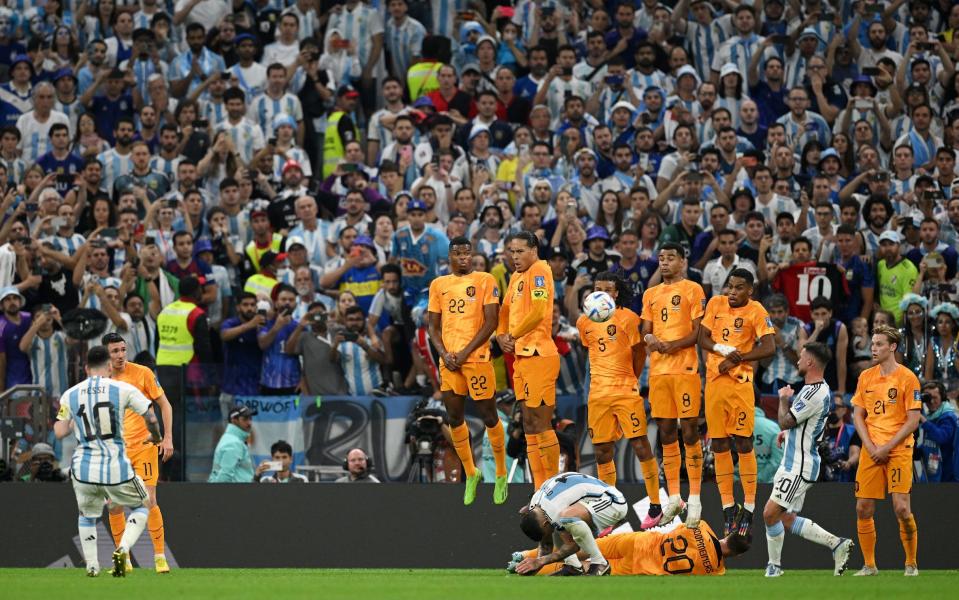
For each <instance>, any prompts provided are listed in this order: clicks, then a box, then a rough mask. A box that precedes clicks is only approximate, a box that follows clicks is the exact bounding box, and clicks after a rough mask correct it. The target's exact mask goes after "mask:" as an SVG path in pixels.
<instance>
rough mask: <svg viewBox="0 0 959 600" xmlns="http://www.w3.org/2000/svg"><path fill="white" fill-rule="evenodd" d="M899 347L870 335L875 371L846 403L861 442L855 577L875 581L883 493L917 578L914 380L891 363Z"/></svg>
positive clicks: (883, 331) (886, 335) (883, 330)
mask: <svg viewBox="0 0 959 600" xmlns="http://www.w3.org/2000/svg"><path fill="white" fill-rule="evenodd" d="M901 346H902V337H901V336H900V335H899V331H897V330H896V329H893V328H892V327H888V326H880V327H877V328H876V329H875V331H874V332H873V334H872V358H873V360H874V361H876V363H877V364H876V366H874V367H872V368H869V369H866V370H865V371H863V372H862V374H861V375H859V383H858V384H857V385H856V394H855V395H854V396H853V397H852V404H853V410H854V413H853V422H854V423H855V424H856V432H857V433H859V437H860V438H861V439H862V450H863V452H862V454H861V455H860V457H859V470H858V471H857V472H856V517H857V521H856V530H857V531H858V533H859V546H860V547H861V548H862V557H863V561H864V562H865V565H864V566H863V568H862V570H860V571H859V572H857V573H856V575H877V574H878V573H879V569H877V568H876V524H875V523H874V522H873V520H872V516H873V514H874V513H875V511H876V500H883V499H884V498H885V497H886V491H887V490H888V492H889V493H890V494H892V507H893V510H895V512H896V518H897V519H899V539H900V540H901V541H902V549H903V550H904V551H905V552H906V569H905V572H904V573H903V574H904V575H908V576H915V575H919V567H918V564H917V562H916V546H917V545H918V543H919V532H918V529H917V528H916V519H915V517H913V514H912V508H911V506H910V500H909V492H910V490H911V489H912V450H913V444H914V441H913V437H912V434H913V432H914V431H915V430H916V428H917V427H918V426H919V411H920V408H921V407H922V402H921V401H920V389H919V380H918V379H917V378H916V376H915V374H913V372H912V371H910V370H909V369H908V368H906V367H904V366H903V365H901V364H899V363H897V362H896V351H897V350H899V348H900V347H901Z"/></svg>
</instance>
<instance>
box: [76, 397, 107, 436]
mask: <svg viewBox="0 0 959 600" xmlns="http://www.w3.org/2000/svg"><path fill="white" fill-rule="evenodd" d="M77 417H78V418H79V419H81V420H82V421H83V438H84V439H85V440H86V441H88V442H90V441H93V440H112V439H113V436H114V435H115V433H116V427H115V424H116V422H117V414H116V411H114V409H113V405H112V404H110V403H109V402H97V403H96V404H94V405H93V414H92V415H87V406H86V405H85V404H84V405H83V406H81V407H80V410H78V411H77ZM91 419H92V423H91Z"/></svg>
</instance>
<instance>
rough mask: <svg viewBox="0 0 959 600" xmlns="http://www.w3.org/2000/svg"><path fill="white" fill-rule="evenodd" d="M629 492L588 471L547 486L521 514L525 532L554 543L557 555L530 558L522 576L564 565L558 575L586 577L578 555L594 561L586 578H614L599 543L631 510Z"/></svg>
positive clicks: (522, 567) (523, 565)
mask: <svg viewBox="0 0 959 600" xmlns="http://www.w3.org/2000/svg"><path fill="white" fill-rule="evenodd" d="M628 507H629V506H628V505H627V504H626V498H625V497H624V496H623V493H622V492H620V491H619V490H617V489H616V488H614V487H613V486H611V485H609V484H608V483H605V482H603V481H600V480H599V479H596V478H595V477H590V476H589V475H583V474H582V473H560V474H559V475H556V476H555V477H551V478H549V479H547V480H546V481H544V482H543V485H542V486H541V487H540V488H539V490H537V491H536V493H535V494H533V497H532V499H530V501H529V506H527V507H525V508H524V509H523V510H522V511H521V513H522V515H523V520H522V522H521V523H520V528H521V529H522V530H523V533H525V534H526V535H527V536H528V537H529V538H530V539H531V540H533V541H536V542H541V541H543V540H552V545H553V548H554V549H553V551H552V552H550V553H549V554H545V555H543V556H539V557H529V558H526V559H524V560H523V561H522V562H521V563H520V564H519V565H517V567H516V572H517V573H519V574H520V575H532V574H534V573H535V572H536V571H538V570H539V569H541V568H542V567H543V566H545V565H548V564H552V563H559V562H563V563H564V565H563V567H562V569H560V570H558V571H557V572H556V574H557V575H582V574H583V573H584V571H583V565H582V563H581V562H580V560H579V558H577V556H576V553H577V552H578V551H579V550H580V549H582V550H583V551H584V552H585V553H586V555H587V556H588V557H589V560H590V566H589V570H588V571H585V574H586V575H609V564H608V563H607V561H606V559H605V558H604V557H603V553H602V552H600V550H599V547H598V546H597V545H596V538H595V535H596V534H597V532H599V531H601V530H603V529H605V528H607V527H612V526H615V525H616V524H618V523H619V522H620V521H622V520H623V518H624V517H626V511H627V510H628Z"/></svg>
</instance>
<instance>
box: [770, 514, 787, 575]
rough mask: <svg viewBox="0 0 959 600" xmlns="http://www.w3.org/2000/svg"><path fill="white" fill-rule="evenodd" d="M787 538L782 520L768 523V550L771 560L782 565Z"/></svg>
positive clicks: (772, 562) (777, 564)
mask: <svg viewBox="0 0 959 600" xmlns="http://www.w3.org/2000/svg"><path fill="white" fill-rule="evenodd" d="M785 539H786V530H785V528H784V527H783V524H782V522H777V523H776V524H775V525H766V550H767V551H768V552H769V562H770V563H771V564H774V565H776V566H777V567H778V566H781V565H782V557H783V541H785Z"/></svg>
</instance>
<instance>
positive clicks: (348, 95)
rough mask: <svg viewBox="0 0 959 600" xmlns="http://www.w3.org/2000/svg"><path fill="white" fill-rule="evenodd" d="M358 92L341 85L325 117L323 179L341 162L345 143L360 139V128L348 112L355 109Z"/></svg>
mask: <svg viewBox="0 0 959 600" xmlns="http://www.w3.org/2000/svg"><path fill="white" fill-rule="evenodd" d="M359 98H360V93H359V92H357V91H356V90H355V89H353V87H352V86H349V85H343V86H340V89H338V90H336V105H334V106H333V112H331V113H330V116H329V117H327V118H326V131H325V132H324V133H323V179H326V178H327V177H329V176H330V175H332V174H333V171H335V170H336V165H338V164H340V163H341V162H343V156H344V155H345V154H346V152H345V149H346V145H347V144H348V143H350V142H352V141H354V140H359V139H360V130H359V129H357V128H356V124H355V123H353V119H352V118H351V117H350V114H352V112H353V111H354V110H356V101H357V100H359Z"/></svg>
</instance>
